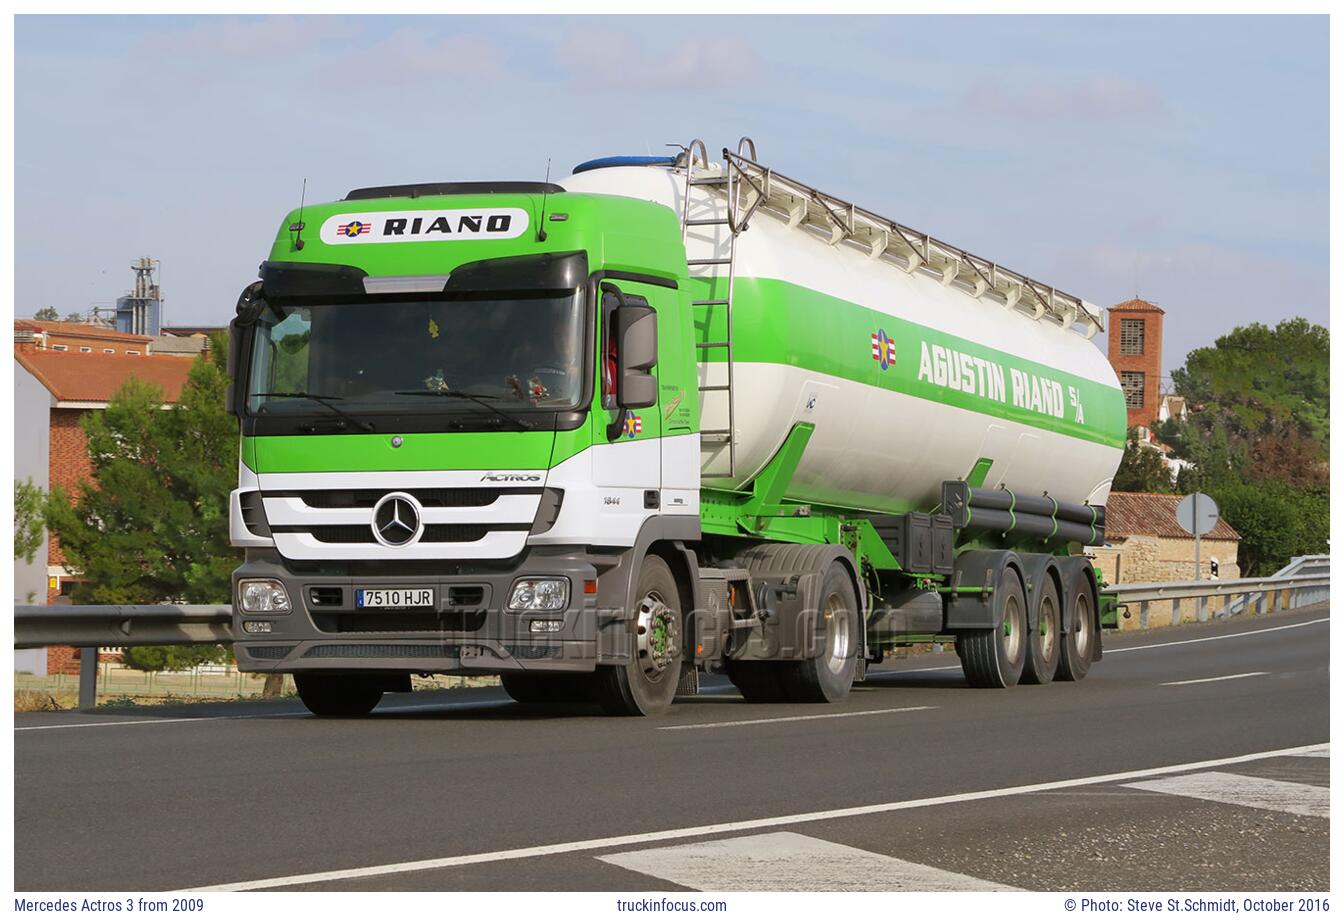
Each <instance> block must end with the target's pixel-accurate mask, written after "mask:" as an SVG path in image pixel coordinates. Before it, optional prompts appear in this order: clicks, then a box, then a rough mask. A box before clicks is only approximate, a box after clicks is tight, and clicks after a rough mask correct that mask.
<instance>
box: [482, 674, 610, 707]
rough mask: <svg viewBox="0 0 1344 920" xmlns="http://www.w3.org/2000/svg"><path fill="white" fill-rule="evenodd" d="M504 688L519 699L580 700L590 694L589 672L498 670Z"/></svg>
mask: <svg viewBox="0 0 1344 920" xmlns="http://www.w3.org/2000/svg"><path fill="white" fill-rule="evenodd" d="M499 682H500V683H501V684H502V685H503V686H504V692H505V693H507V694H508V695H509V697H510V698H511V699H513V700H514V701H515V702H518V703H530V704H544V703H558V704H563V703H583V702H587V701H588V700H589V699H591V697H592V689H593V675H591V674H501V675H499Z"/></svg>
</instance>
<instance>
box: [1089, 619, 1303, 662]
mask: <svg viewBox="0 0 1344 920" xmlns="http://www.w3.org/2000/svg"><path fill="white" fill-rule="evenodd" d="M1329 622H1330V618H1329V617H1321V618H1320V619H1319V620H1307V621H1305V622H1302V623H1289V624H1288V625H1287V626H1270V627H1269V628H1268V629H1248V630H1246V631H1245V632H1238V633H1228V634H1227V635H1225V636H1204V637H1203V638H1200V639H1178V640H1177V641H1175V642H1157V643H1153V644H1150V645H1130V646H1126V647H1125V648H1113V649H1107V650H1106V652H1105V654H1107V655H1118V654H1120V653H1121V652H1146V651H1148V650H1149V649H1154V648H1168V647H1170V646H1173V645H1193V644H1194V643H1196V642H1217V641H1219V640H1220V639H1241V638H1243V637H1245V636H1258V635H1260V634H1261V633H1269V632H1278V631H1279V630H1281V629H1301V628H1302V627H1303V626H1315V625H1316V624H1317V623H1329Z"/></svg>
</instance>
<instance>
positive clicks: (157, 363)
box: [14, 323, 192, 673]
mask: <svg viewBox="0 0 1344 920" xmlns="http://www.w3.org/2000/svg"><path fill="white" fill-rule="evenodd" d="M44 325H52V324H44ZM60 325H67V326H73V325H76V324H73V323H67V324H60ZM90 328H91V329H93V330H95V331H96V332H97V334H98V335H99V336H100V338H90V337H89V336H88V335H87V334H83V335H82V334H80V333H79V332H75V333H65V332H62V333H60V334H57V333H55V332H52V331H46V330H44V334H45V335H47V336H50V337H49V338H47V340H46V341H47V344H48V347H45V348H39V347H38V343H37V342H35V341H34V340H33V338H32V337H31V336H28V335H25V334H24V330H23V329H22V328H20V326H19V325H18V324H16V325H15V347H14V475H15V479H16V480H19V481H22V480H25V479H31V480H32V481H33V483H34V484H36V485H37V486H39V487H40V488H42V489H43V490H44V491H45V490H50V489H51V488H52V487H53V486H57V485H59V486H62V487H64V488H65V489H66V491H67V492H69V493H71V494H72V495H74V494H76V493H77V491H78V487H79V484H80V483H82V482H87V481H88V480H89V478H90V474H91V470H92V465H91V463H90V461H89V453H88V443H87V441H86V439H85V437H84V430H83V428H82V427H81V424H80V423H81V421H82V419H83V418H84V416H85V415H86V414H88V413H89V412H96V411H99V410H101V409H105V408H106V407H107V404H108V402H109V401H110V400H111V399H112V396H113V394H114V393H116V391H117V390H118V389H119V388H120V387H121V386H122V384H123V383H125V382H126V381H127V380H129V379H130V378H132V377H135V378H138V379H140V380H143V381H146V382H149V383H154V384H157V385H158V386H159V387H161V388H162V389H163V393H164V400H165V404H171V403H175V402H176V401H177V399H178V396H179V395H180V393H181V391H182V387H183V385H184V384H185V383H186V380H187V375H188V373H190V371H191V366H192V362H191V361H190V360H184V359H183V358H181V357H176V356H156V355H146V354H143V353H141V354H131V353H128V350H129V351H130V352H134V351H138V350H139V349H135V348H130V345H131V344H132V343H130V342H128V341H122V340H128V339H136V340H139V341H141V342H148V341H149V340H148V339H147V337H145V336H127V335H124V334H122V333H117V332H115V331H112V330H104V329H102V328H101V327H90ZM80 341H83V342H85V343H88V342H121V347H120V349H119V350H117V351H114V352H111V353H106V352H104V351H103V350H102V348H103V346H101V345H98V346H97V348H98V350H96V351H95V350H92V349H93V348H94V346H93V345H87V344H86V345H85V346H83V347H89V348H90V349H91V350H90V351H78V350H75V349H72V348H69V347H67V348H65V349H57V348H55V347H52V346H54V345H59V344H66V345H67V346H68V345H70V344H75V343H77V342H80ZM77 347H78V346H77ZM107 347H111V348H118V346H117V345H108V346H107ZM14 565H15V571H14V595H15V597H14V599H15V602H16V603H34V602H36V603H40V602H42V601H44V600H45V601H46V602H48V603H50V602H51V601H52V600H53V599H54V598H56V597H57V596H59V595H61V594H66V593H69V590H70V587H71V585H72V579H71V573H70V572H69V571H68V570H67V569H66V568H65V557H64V556H63V555H62V553H61V547H60V543H59V541H58V540H56V538H55V537H53V536H50V535H49V536H48V539H47V542H46V545H45V546H43V547H42V548H41V549H40V550H39V552H38V554H37V556H36V557H35V558H34V560H33V562H32V563H31V564H27V563H24V561H23V560H21V559H18V560H15V563H14ZM21 656H22V660H21V661H20V660H19V659H20V657H21ZM72 658H73V654H72V650H70V649H64V650H61V649H49V650H48V653H47V655H46V657H45V660H44V661H42V662H40V663H39V661H38V660H37V659H36V656H33V655H24V653H16V664H18V665H19V666H20V667H23V669H24V670H32V671H35V672H36V671H38V670H39V668H41V669H43V670H46V671H47V672H48V673H55V672H56V671H57V670H58V669H60V670H64V669H67V668H68V667H69V664H70V661H71V660H72ZM30 659H32V660H30Z"/></svg>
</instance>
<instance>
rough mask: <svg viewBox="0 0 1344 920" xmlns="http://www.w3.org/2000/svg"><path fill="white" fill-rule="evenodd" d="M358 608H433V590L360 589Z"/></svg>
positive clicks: (356, 602)
mask: <svg viewBox="0 0 1344 920" xmlns="http://www.w3.org/2000/svg"><path fill="white" fill-rule="evenodd" d="M355 606H356V607H433V606H434V589H433V588H358V589H356V590H355Z"/></svg>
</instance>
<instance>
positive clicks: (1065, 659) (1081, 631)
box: [1055, 568, 1097, 680]
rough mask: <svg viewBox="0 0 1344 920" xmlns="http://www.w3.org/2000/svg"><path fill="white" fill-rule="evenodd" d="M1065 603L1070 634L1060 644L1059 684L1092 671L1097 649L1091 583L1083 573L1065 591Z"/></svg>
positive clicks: (1077, 678)
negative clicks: (1067, 610)
mask: <svg viewBox="0 0 1344 920" xmlns="http://www.w3.org/2000/svg"><path fill="white" fill-rule="evenodd" d="M1064 603H1065V604H1067V605H1068V609H1069V612H1070V614H1071V616H1070V618H1069V619H1070V623H1069V631H1068V633H1067V635H1065V636H1064V637H1063V639H1064V641H1063V642H1061V643H1060V654H1059V670H1058V671H1057V672H1056V674H1055V676H1056V677H1058V678H1059V679H1060V680H1082V679H1083V678H1084V677H1086V676H1087V672H1088V671H1089V670H1090V669H1091V667H1092V655H1093V653H1094V652H1095V651H1096V647H1097V616H1096V613H1097V612H1096V610H1095V609H1094V607H1093V604H1092V581H1091V579H1090V578H1088V575H1087V570H1086V569H1081V568H1080V569H1078V571H1077V572H1075V573H1074V576H1073V578H1071V579H1069V584H1068V586H1067V588H1066V589H1065V594H1064Z"/></svg>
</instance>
